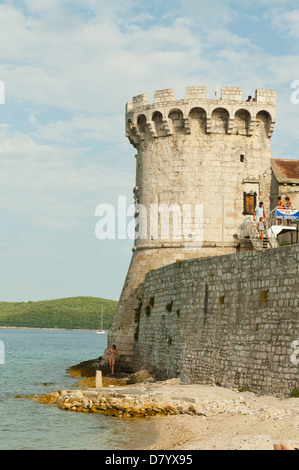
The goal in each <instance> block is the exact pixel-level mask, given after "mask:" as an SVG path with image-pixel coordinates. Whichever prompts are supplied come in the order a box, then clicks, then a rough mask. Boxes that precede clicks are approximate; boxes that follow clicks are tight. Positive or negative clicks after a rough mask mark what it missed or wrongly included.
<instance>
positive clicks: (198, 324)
mask: <svg viewBox="0 0 299 470" xmlns="http://www.w3.org/2000/svg"><path fill="white" fill-rule="evenodd" d="M139 294H140V297H139V305H138V311H137V315H136V317H135V320H136V321H135V328H136V329H135V340H136V342H135V355H134V369H136V370H138V369H144V368H145V369H149V370H151V371H153V372H154V373H155V374H156V375H157V378H158V379H160V380H165V379H166V378H172V377H180V378H181V381H182V382H183V383H187V384H188V383H201V384H209V383H212V384H215V383H216V384H218V385H220V386H223V387H232V388H234V387H235V388H238V389H239V388H245V389H248V390H250V391H254V392H257V393H261V394H274V395H278V396H289V395H290V393H291V392H292V391H294V390H299V375H298V368H299V349H298V348H299V246H298V245H294V246H288V247H281V248H274V249H269V250H266V251H264V252H261V251H255V252H244V253H237V254H232V255H224V256H215V257H209V258H200V259H194V260H185V261H180V260H178V261H177V262H175V263H173V264H171V265H169V266H166V267H163V268H160V269H157V270H154V271H151V272H149V273H147V274H146V277H145V281H144V283H143V290H140V291H139ZM294 341H297V346H296V345H295V344H293V342H294ZM295 346H296V347H295Z"/></svg>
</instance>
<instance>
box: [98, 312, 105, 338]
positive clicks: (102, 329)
mask: <svg viewBox="0 0 299 470" xmlns="http://www.w3.org/2000/svg"><path fill="white" fill-rule="evenodd" d="M101 313H102V328H101V329H100V330H98V331H97V334H98V335H104V334H105V330H104V325H103V310H102V312H101Z"/></svg>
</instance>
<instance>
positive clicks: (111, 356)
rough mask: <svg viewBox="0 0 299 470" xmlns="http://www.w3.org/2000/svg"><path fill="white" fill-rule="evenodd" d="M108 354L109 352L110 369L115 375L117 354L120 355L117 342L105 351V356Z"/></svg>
mask: <svg viewBox="0 0 299 470" xmlns="http://www.w3.org/2000/svg"><path fill="white" fill-rule="evenodd" d="M106 354H109V365H110V371H111V375H114V365H115V359H116V356H118V355H119V354H118V351H117V349H116V346H115V344H113V346H112V348H109V349H107V350H106V351H105V354H104V357H105V356H106Z"/></svg>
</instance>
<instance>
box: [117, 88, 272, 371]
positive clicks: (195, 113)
mask: <svg viewBox="0 0 299 470" xmlns="http://www.w3.org/2000/svg"><path fill="white" fill-rule="evenodd" d="M174 95H175V93H174V90H172V89H166V90H158V91H155V92H154V100H153V103H151V104H149V103H148V96H147V95H144V94H142V95H138V96H135V97H134V98H133V99H132V101H131V102H128V103H127V106H126V135H127V137H128V139H129V141H130V143H131V144H132V145H133V147H134V148H135V149H136V150H137V153H136V154H135V158H136V186H135V187H134V189H133V193H134V199H135V204H136V240H135V243H134V248H133V256H132V260H131V264H130V267H129V270H128V274H127V277H126V280H125V283H124V287H123V290H122V293H121V296H120V300H119V304H118V308H117V312H116V314H115V317H114V321H113V324H112V326H111V328H110V331H109V338H108V344H109V346H110V345H111V344H113V343H116V344H117V346H118V348H119V349H120V350H121V351H122V367H123V369H125V370H130V369H131V368H132V363H133V359H134V354H135V352H134V347H135V346H134V334H135V309H136V308H137V306H136V298H137V297H138V296H139V291H140V289H142V287H141V284H142V282H143V280H144V277H145V274H146V273H147V272H148V271H150V270H153V269H158V268H160V267H162V266H166V265H168V264H171V263H173V262H175V261H176V260H177V259H182V260H184V259H192V258H200V257H210V256H215V255H223V254H229V253H235V252H236V251H237V249H238V240H236V236H237V234H238V231H239V229H240V227H241V225H242V224H243V223H244V220H245V219H246V217H248V215H246V214H244V206H243V200H244V192H245V193H252V194H256V198H257V201H258V200H263V202H264V204H265V207H266V209H268V208H269V204H270V197H269V196H270V183H271V166H270V157H271V149H270V139H271V136H272V133H273V130H274V126H275V120H276V92H275V91H273V90H261V89H258V90H256V93H255V101H251V102H247V101H245V100H244V99H243V96H242V89H241V88H239V87H222V89H221V98H217V99H208V98H207V95H206V87H204V86H198V87H187V88H186V92H185V97H184V99H180V100H177V99H175V96H174ZM246 98H247V97H246ZM186 205H188V206H189V207H190V208H191V211H190V212H189V213H188V214H187V216H185V212H184V207H185V206H186ZM198 205H200V206H201V207H202V214H201V215H200V216H198V214H197V213H196V212H195V210H196V207H197V206H198ZM157 206H158V207H159V208H162V207H166V208H168V209H171V208H172V207H173V206H175V207H176V209H178V213H179V216H178V217H177V214H176V215H175V216H172V214H171V215H170V217H169V219H168V220H169V225H168V227H166V228H165V217H164V216H163V214H162V211H160V210H159V211H158V216H157V218H156V222H157V223H156V225H155V224H154V229H153V226H152V222H153V219H155V218H153V217H151V214H152V212H151V210H152V208H154V207H157ZM142 208H145V209H146V214H145V216H144V215H143V210H142ZM170 212H171V211H170ZM176 224H177V225H180V226H181V227H183V230H182V232H181V234H180V236H178V233H177V231H176V227H177V225H176ZM168 228H169V230H168Z"/></svg>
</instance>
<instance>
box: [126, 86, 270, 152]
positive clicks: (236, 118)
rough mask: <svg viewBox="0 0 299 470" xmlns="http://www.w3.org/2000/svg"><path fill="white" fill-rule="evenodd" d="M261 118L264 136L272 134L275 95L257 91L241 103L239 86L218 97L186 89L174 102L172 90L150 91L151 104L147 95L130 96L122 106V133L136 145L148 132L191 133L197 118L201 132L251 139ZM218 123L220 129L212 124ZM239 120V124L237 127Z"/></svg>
mask: <svg viewBox="0 0 299 470" xmlns="http://www.w3.org/2000/svg"><path fill="white" fill-rule="evenodd" d="M261 116H263V119H264V120H266V127H267V131H266V134H267V136H268V137H269V138H270V137H271V136H272V134H273V130H274V125H275V120H276V92H275V91H274V90H263V89H257V90H256V91H255V96H254V97H252V101H247V97H246V100H244V98H243V91H242V88H240V87H222V88H221V97H220V98H219V97H216V98H215V99H208V98H207V89H206V87H205V86H192V87H186V90H185V98H184V99H179V100H176V99H175V92H174V90H173V89H172V88H168V89H165V90H158V91H155V92H154V100H153V103H152V104H149V103H148V95H145V94H141V95H138V96H135V97H133V99H132V101H130V102H128V103H127V106H126V126H127V127H126V131H127V136H128V138H129V139H130V142H131V143H132V144H133V145H134V144H135V145H136V144H137V143H138V142H137V141H138V140H139V139H140V138H141V139H142V138H144V137H145V134H146V132H147V131H148V133H149V135H150V136H152V137H165V136H168V135H172V134H173V132H174V130H175V129H183V130H184V132H185V133H187V134H188V133H190V132H192V130H191V122H192V119H198V120H199V121H200V122H201V124H202V128H203V129H204V131H205V133H207V134H213V133H226V134H233V133H238V134H239V133H240V129H244V130H243V131H242V132H241V134H242V135H247V136H252V135H253V133H254V128H255V126H256V121H258V120H260V119H259V118H260V117H261ZM217 120H218V121H219V120H221V121H222V122H223V128H222V127H221V126H219V125H215V121H217ZM240 120H241V121H243V125H241V126H240V125H239V124H240Z"/></svg>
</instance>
